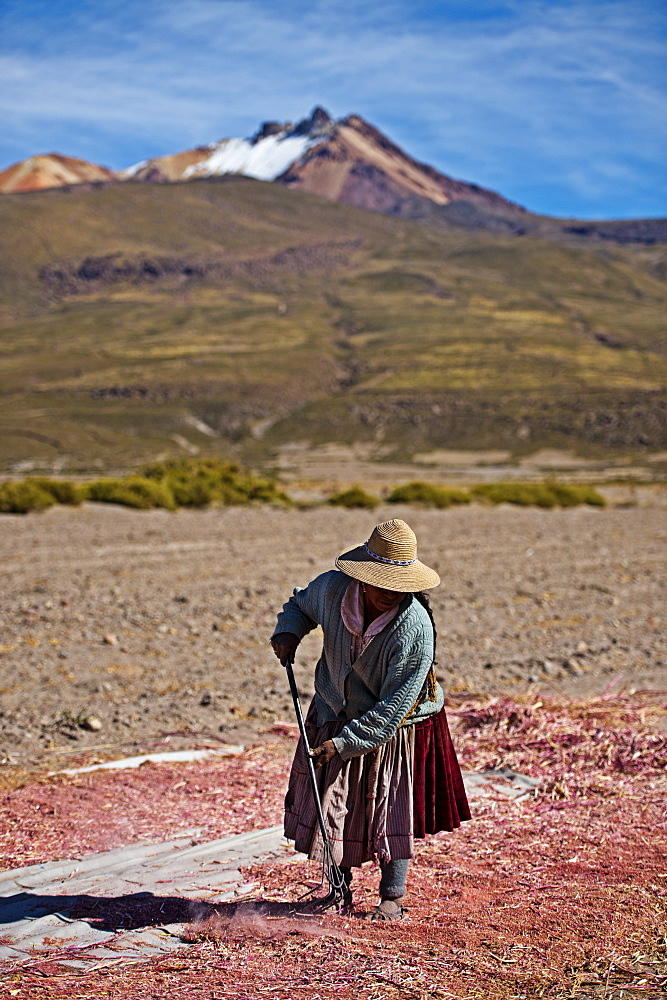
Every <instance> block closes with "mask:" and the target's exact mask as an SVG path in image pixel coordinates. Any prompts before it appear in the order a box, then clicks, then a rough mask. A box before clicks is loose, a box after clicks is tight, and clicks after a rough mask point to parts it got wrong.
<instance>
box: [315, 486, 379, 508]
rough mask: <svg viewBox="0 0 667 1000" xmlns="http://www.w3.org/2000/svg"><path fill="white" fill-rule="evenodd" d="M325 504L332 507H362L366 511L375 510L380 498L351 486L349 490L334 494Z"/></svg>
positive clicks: (359, 487) (358, 487)
mask: <svg viewBox="0 0 667 1000" xmlns="http://www.w3.org/2000/svg"><path fill="white" fill-rule="evenodd" d="M327 502H328V503H330V504H332V505H333V506H334V507H364V508H365V509H366V510H375V508H376V507H377V506H378V504H379V503H380V498H379V497H376V496H374V495H373V494H372V493H367V492H366V490H364V489H362V487H361V486H351V487H350V489H349V490H341V492H340V493H334V494H333V496H330V497H329V499H328V501H327Z"/></svg>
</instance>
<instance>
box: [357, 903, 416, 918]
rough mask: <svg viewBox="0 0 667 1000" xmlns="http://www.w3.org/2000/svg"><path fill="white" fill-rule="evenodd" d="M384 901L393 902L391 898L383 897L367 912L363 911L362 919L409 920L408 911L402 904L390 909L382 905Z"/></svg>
mask: <svg viewBox="0 0 667 1000" xmlns="http://www.w3.org/2000/svg"><path fill="white" fill-rule="evenodd" d="M384 903H393V899H391V900H390V899H386V900H385V899H383V900H382V902H381V903H378V905H377V906H374V907H373V909H372V910H371V911H370V912H369V913H364V917H363V919H364V920H409V919H410V917H409V916H408V911H407V910H406V908H405V907H404V906H396V907H395V909H393V910H390V909H386V908H384V907H383V904H384Z"/></svg>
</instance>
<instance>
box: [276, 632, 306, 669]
mask: <svg viewBox="0 0 667 1000" xmlns="http://www.w3.org/2000/svg"><path fill="white" fill-rule="evenodd" d="M271 645H272V646H273V652H274V653H275V654H276V656H277V657H278V659H279V660H280V662H281V663H282V665H283V666H285V664H286V663H287V661H288V660H289V661H290V663H293V662H294V654H295V653H296V648H297V646H298V645H299V637H298V635H294V633H293V632H278V633H277V635H274V636H273V638H272V639H271Z"/></svg>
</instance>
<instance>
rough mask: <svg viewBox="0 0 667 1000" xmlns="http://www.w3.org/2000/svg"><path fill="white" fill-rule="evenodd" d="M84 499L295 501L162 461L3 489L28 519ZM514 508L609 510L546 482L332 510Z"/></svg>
mask: <svg viewBox="0 0 667 1000" xmlns="http://www.w3.org/2000/svg"><path fill="white" fill-rule="evenodd" d="M84 500H94V501H97V502H98V503H117V504H122V505H123V506H125V507H135V508H138V509H139V510H149V509H151V508H154V507H162V508H164V509H165V510H177V509H178V508H179V507H208V506H210V505H211V504H224V505H229V504H248V503H278V504H283V505H289V504H290V503H291V502H292V501H291V500H290V498H289V497H288V496H287V494H286V493H283V492H282V491H281V490H280V489H278V487H277V486H276V484H275V483H274V482H272V481H271V480H269V479H262V478H260V477H259V476H255V475H254V474H253V473H252V472H247V471H246V470H243V469H241V468H240V467H239V466H238V465H235V464H234V463H233V462H222V461H220V460H218V459H214V458H207V459H196V458H193V459H184V460H183V461H170V462H156V463H153V464H152V465H148V466H146V467H145V468H144V469H142V470H141V471H140V472H139V473H137V474H136V475H131V476H124V477H117V478H111V477H108V478H105V479H96V480H94V481H93V482H90V483H81V484H77V483H72V482H70V481H68V480H64V479H52V478H49V477H46V476H40V477H32V478H29V479H23V480H20V481H17V482H4V483H0V513H4V514H26V513H28V511H31V510H45V509H46V508H47V507H51V506H53V504H56V503H60V504H80V503H82V502H83V501H84ZM474 500H477V501H486V502H489V503H494V504H498V503H511V504H520V505H521V506H524V507H527V506H537V507H575V506H577V505H578V504H591V505H593V506H596V507H604V504H605V500H604V497H603V496H602V495H601V494H600V493H598V491H597V490H595V489H593V487H592V486H569V485H566V484H564V483H557V482H553V481H551V480H547V481H546V482H542V483H482V484H480V485H478V486H473V487H471V488H470V489H469V490H461V489H452V488H450V487H447V486H436V485H434V484H432V483H424V482H412V483H405V484H404V485H403V486H397V487H396V488H395V489H394V490H392V492H391V493H390V494H389V495H388V496H387V497H384V498H381V497H379V496H375V495H373V494H372V493H368V492H367V491H366V490H364V489H362V488H361V487H360V486H354V487H352V488H351V489H349V490H343V491H342V492H339V493H336V494H334V495H333V496H332V497H330V498H329V501H328V502H329V503H330V504H333V505H335V506H339V507H361V508H366V509H367V510H374V509H375V507H377V506H378V505H379V504H380V503H382V502H387V503H408V504H421V505H423V506H426V507H435V508H437V509H439V510H445V509H446V508H447V507H451V506H453V505H455V504H466V503H471V502H472V501H474Z"/></svg>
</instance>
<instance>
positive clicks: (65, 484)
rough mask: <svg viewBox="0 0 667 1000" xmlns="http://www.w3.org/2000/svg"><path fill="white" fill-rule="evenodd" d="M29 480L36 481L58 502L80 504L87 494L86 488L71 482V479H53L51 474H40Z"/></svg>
mask: <svg viewBox="0 0 667 1000" xmlns="http://www.w3.org/2000/svg"><path fill="white" fill-rule="evenodd" d="M28 481H29V482H33V483H35V484H36V485H37V486H38V487H39V488H40V489H41V490H44V492H45V493H49V494H50V495H51V496H52V497H53V499H54V500H55V501H56V503H64V504H75V505H76V504H80V503H81V501H82V500H83V498H84V495H85V488H82V487H81V486H78V485H77V484H76V483H72V482H70V480H69V479H51V478H50V477H49V476H39V477H36V478H35V479H31V480H28Z"/></svg>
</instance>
